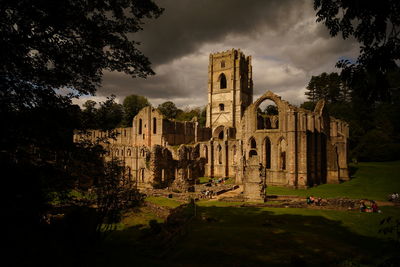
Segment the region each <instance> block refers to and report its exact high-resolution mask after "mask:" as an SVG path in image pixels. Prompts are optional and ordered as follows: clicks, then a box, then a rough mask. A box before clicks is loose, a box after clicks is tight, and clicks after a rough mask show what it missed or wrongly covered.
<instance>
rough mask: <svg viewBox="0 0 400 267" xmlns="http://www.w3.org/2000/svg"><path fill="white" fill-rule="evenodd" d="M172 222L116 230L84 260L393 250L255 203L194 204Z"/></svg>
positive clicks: (358, 256) (353, 256)
mask: <svg viewBox="0 0 400 267" xmlns="http://www.w3.org/2000/svg"><path fill="white" fill-rule="evenodd" d="M185 212H186V214H185V215H184V216H187V215H188V214H187V213H188V210H186V211H185ZM194 212H195V211H194V209H193V213H194ZM176 226H177V225H174V226H173V227H172V228H171V226H168V224H163V225H161V227H162V228H164V230H163V231H155V232H152V231H151V230H149V229H144V228H140V227H130V228H128V229H126V230H123V231H118V232H116V233H114V234H113V235H112V236H111V238H110V239H109V240H107V242H106V243H105V244H104V245H103V246H102V247H101V248H98V249H97V250H95V251H93V253H94V254H92V255H88V258H87V259H86V260H88V261H87V262H86V263H85V265H86V266H91V265H93V266H94V265H96V266H111V265H112V266H128V265H132V264H134V265H137V266H203V265H207V266H261V265H263V266H265V265H294V266H302V265H304V266H305V265H307V266H309V265H312V266H313V265H322V264H324V265H328V266H331V265H334V266H349V265H348V264H349V262H350V263H352V264H353V263H355V264H371V265H376V264H377V263H378V262H382V261H383V260H384V259H385V258H386V257H389V256H390V255H391V254H392V253H393V252H394V248H393V246H394V245H393V244H392V243H390V242H386V241H383V240H381V239H377V238H372V237H366V236H361V235H358V234H355V233H354V232H351V231H350V230H349V229H347V228H346V227H344V226H343V225H342V224H341V222H339V221H332V220H328V219H326V218H324V217H319V216H302V215H288V214H284V215H276V214H274V212H271V211H265V210H262V209H260V208H255V207H246V208H243V207H196V216H195V217H193V219H192V220H189V221H188V223H187V225H186V226H183V227H182V229H184V230H183V231H178V232H176V231H175V232H174V231H171V232H169V231H168V228H170V229H176ZM165 230H166V231H165ZM172 232H173V234H171V233H172ZM173 235H176V236H173ZM171 237H172V238H171ZM346 264H347V265H346Z"/></svg>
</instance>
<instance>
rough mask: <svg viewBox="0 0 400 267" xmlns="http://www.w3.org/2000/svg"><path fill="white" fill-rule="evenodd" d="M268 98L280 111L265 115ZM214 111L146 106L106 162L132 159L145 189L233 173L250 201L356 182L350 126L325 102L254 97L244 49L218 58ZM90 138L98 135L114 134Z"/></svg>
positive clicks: (212, 74)
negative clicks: (351, 177)
mask: <svg viewBox="0 0 400 267" xmlns="http://www.w3.org/2000/svg"><path fill="white" fill-rule="evenodd" d="M267 100H270V101H273V102H274V103H275V105H276V108H277V112H276V113H277V114H268V113H264V112H260V109H259V107H260V105H261V103H262V102H264V101H267ZM206 111H207V115H206V116H207V119H206V126H205V127H201V126H200V125H199V123H198V122H197V120H196V118H195V119H193V120H192V121H186V122H180V121H175V120H168V119H166V118H164V117H163V115H162V114H161V113H160V112H159V111H158V110H157V109H156V108H153V107H150V106H148V107H145V108H143V109H142V110H141V111H140V112H139V113H138V114H137V116H136V117H135V118H134V119H133V122H132V127H129V128H118V129H115V131H116V132H117V137H116V139H109V142H107V143H104V146H105V148H106V150H107V151H108V153H107V156H106V159H107V158H108V159H111V158H113V157H114V158H118V159H120V160H121V161H122V162H124V164H125V165H126V166H127V169H128V171H129V173H130V176H131V177H132V180H133V181H134V182H135V184H136V185H137V186H138V188H169V189H177V190H180V191H182V190H183V191H185V190H188V189H189V188H190V187H191V186H193V185H194V184H195V182H196V180H197V179H198V178H199V177H203V176H206V177H231V178H233V179H234V180H235V183H236V184H242V185H243V187H244V196H245V198H246V199H247V200H250V201H257V200H263V198H264V195H265V194H264V190H265V185H279V186H289V187H297V188H305V187H310V186H314V185H319V184H324V183H339V182H340V181H345V180H348V170H347V138H348V134H349V133H348V132H349V128H348V124H347V123H346V122H344V121H341V120H338V119H335V118H334V117H331V116H329V114H328V113H327V110H326V108H325V103H324V101H323V100H320V101H319V102H318V103H317V105H316V107H315V109H314V111H309V110H305V109H302V108H298V107H296V106H293V105H291V104H289V103H288V102H287V101H284V100H282V99H281V97H279V96H278V95H276V94H274V93H273V92H271V91H267V92H265V93H264V94H263V95H262V96H261V97H260V98H258V99H257V100H256V101H255V102H253V81H252V65H251V57H250V56H248V57H246V56H245V55H244V54H243V53H242V52H241V51H240V50H235V49H232V50H228V51H225V52H221V53H215V54H211V55H210V59H209V65H208V104H207V110H206ZM89 135H90V138H92V139H93V140H94V139H96V138H98V137H105V136H106V135H107V133H106V132H102V131H99V130H92V131H89ZM80 137H81V135H80V134H78V133H77V134H75V136H74V138H75V140H76V141H77V140H78V139H79V138H80Z"/></svg>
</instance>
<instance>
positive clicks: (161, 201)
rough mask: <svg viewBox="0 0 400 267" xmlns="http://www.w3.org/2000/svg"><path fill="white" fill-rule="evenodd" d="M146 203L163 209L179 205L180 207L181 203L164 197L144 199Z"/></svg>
mask: <svg viewBox="0 0 400 267" xmlns="http://www.w3.org/2000/svg"><path fill="white" fill-rule="evenodd" d="M146 201H148V202H151V203H153V204H156V205H159V206H163V207H169V208H176V207H178V206H180V205H182V204H183V203H182V202H179V201H177V200H175V199H171V198H166V197H153V196H150V197H146Z"/></svg>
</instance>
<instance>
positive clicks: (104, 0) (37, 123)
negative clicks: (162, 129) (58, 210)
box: [0, 0, 162, 251]
mask: <svg viewBox="0 0 400 267" xmlns="http://www.w3.org/2000/svg"><path fill="white" fill-rule="evenodd" d="M161 12H162V10H161V9H160V8H159V7H158V6H157V5H156V4H155V3H154V2H153V1H151V0H113V1H110V0H100V1H73V0H63V1H51V0H23V1H13V0H3V1H1V4H0V34H1V38H0V46H1V47H2V49H1V51H0V60H1V64H0V124H1V125H7V127H5V129H3V130H2V131H1V133H0V151H1V153H0V157H1V162H2V167H3V168H2V173H3V182H4V183H3V188H4V189H6V190H3V192H2V194H1V202H2V203H3V207H4V208H3V210H2V212H3V214H4V215H5V216H7V217H8V218H10V219H9V220H7V222H6V223H9V224H8V227H9V228H7V232H9V233H17V232H21V233H22V234H21V236H17V235H11V234H10V236H8V237H9V238H7V236H6V240H7V239H9V240H8V241H10V243H9V245H10V247H13V245H14V246H20V245H21V244H26V247H27V248H28V247H29V245H32V244H33V243H32V244H31V243H29V242H28V240H30V239H31V240H35V243H34V244H35V245H36V243H37V242H36V240H37V239H35V238H34V233H35V231H33V230H32V229H37V228H35V227H36V226H37V225H39V224H40V221H41V218H42V215H43V214H45V213H46V212H47V211H48V209H49V207H50V204H51V203H52V201H53V200H54V196H60V195H68V192H69V190H71V189H72V188H73V186H75V182H76V180H75V179H76V176H75V175H73V174H72V173H71V172H70V171H68V170H70V169H71V167H72V166H71V164H72V162H73V161H74V158H72V157H77V154H76V153H74V151H75V149H76V144H74V143H73V140H72V134H73V130H74V129H77V128H80V127H81V126H82V125H81V124H80V119H81V118H80V115H81V114H80V113H79V108H78V107H77V106H75V105H72V103H71V97H73V96H78V95H82V94H94V93H95V91H96V88H97V86H98V85H100V83H101V78H102V75H103V71H104V70H108V71H121V72H125V73H127V74H129V75H131V76H132V77H146V76H148V75H151V74H153V71H152V70H151V68H150V62H149V60H148V59H147V58H146V57H145V56H144V55H143V54H142V53H141V52H140V51H139V50H138V49H137V46H138V42H136V41H134V40H133V39H132V38H131V37H132V36H133V35H132V33H136V32H138V31H140V30H141V29H142V25H143V22H144V20H147V19H152V18H156V17H158V16H159V15H160V14H161ZM61 90H62V91H61ZM60 92H62V94H61V93H60ZM106 102H107V101H106ZM111 102H112V101H111ZM108 103H109V102H107V103H104V106H107V107H112V108H115V107H116V106H115V105H114V104H111V105H110V106H108ZM91 104H93V103H91ZM91 104H89V105H88V106H87V108H89V109H91V110H92V111H93V108H94V106H90V105H91ZM100 109H101V107H100ZM115 114H118V112H115V113H114V115H115ZM114 115H113V116H114ZM107 127H110V126H107ZM88 159H89V160H91V163H93V161H97V159H92V158H90V157H89V158H88ZM89 165H90V166H96V165H95V164H89ZM77 173H78V174H79V172H77ZM16 218H18V219H16ZM11 240H12V241H11ZM22 240H23V241H22ZM8 241H6V242H8ZM13 249H14V250H15V251H21V250H24V249H21V248H20V247H18V249H17V248H16V247H15V248H13Z"/></svg>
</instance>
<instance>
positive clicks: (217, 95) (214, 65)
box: [206, 49, 253, 131]
mask: <svg viewBox="0 0 400 267" xmlns="http://www.w3.org/2000/svg"><path fill="white" fill-rule="evenodd" d="M252 102H253V80H252V67H251V57H250V56H249V57H246V56H245V55H244V54H243V52H241V51H240V49H239V50H236V49H232V50H228V51H225V52H221V53H215V54H210V61H209V65H208V105H207V122H206V127H210V128H211V129H212V131H214V130H215V128H217V127H218V126H225V127H233V128H236V127H238V126H239V124H240V121H241V117H242V115H243V113H244V111H245V109H246V108H247V107H248V106H249V105H250V104H251V103H252Z"/></svg>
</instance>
